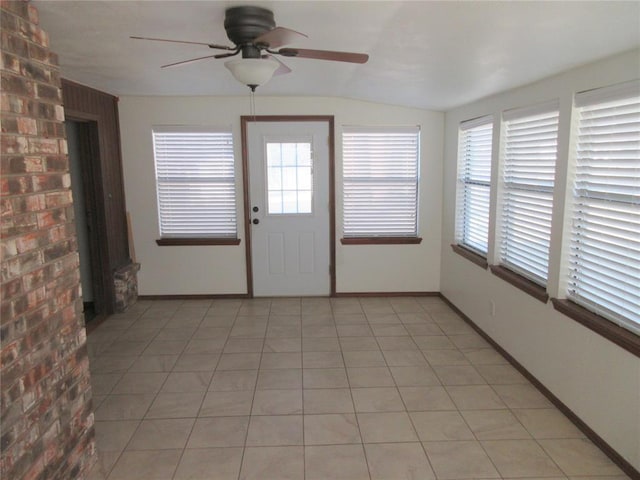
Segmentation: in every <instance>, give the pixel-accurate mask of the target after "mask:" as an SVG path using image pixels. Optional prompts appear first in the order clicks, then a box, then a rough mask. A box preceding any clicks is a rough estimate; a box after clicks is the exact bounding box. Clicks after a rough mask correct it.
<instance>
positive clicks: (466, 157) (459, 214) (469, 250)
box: [451, 115, 495, 268]
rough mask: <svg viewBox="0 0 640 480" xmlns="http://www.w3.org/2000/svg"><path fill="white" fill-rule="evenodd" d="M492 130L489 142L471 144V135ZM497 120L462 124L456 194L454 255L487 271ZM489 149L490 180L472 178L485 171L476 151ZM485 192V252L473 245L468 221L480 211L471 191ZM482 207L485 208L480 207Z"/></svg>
mask: <svg viewBox="0 0 640 480" xmlns="http://www.w3.org/2000/svg"><path fill="white" fill-rule="evenodd" d="M487 127H489V128H488V130H490V138H489V141H488V142H478V143H477V144H475V143H472V142H473V138H472V137H470V135H471V133H472V132H473V133H478V132H479V131H481V130H482V129H487ZM494 127H495V119H494V116H493V115H483V116H481V117H477V118H474V119H471V120H465V121H463V122H460V125H459V127H458V172H457V191H456V204H457V205H456V217H455V243H454V244H452V245H451V248H452V249H453V251H454V252H456V253H458V254H460V255H462V256H463V257H465V258H467V259H468V260H470V261H472V262H473V263H475V264H476V265H478V266H480V267H482V268H487V266H488V260H487V258H488V254H489V231H490V225H491V193H492V192H491V191H492V182H491V175H492V171H493V157H494V155H493V137H494V130H495V128H494ZM486 143H488V146H489V153H488V160H489V165H488V169H489V171H488V176H487V178H488V179H482V178H481V176H482V175H480V174H477V175H473V174H472V173H470V172H471V170H473V169H477V168H478V167H479V168H486V167H487V166H486V160H487V159H486V155H484V156H481V155H474V154H473V149H474V148H482V147H485V148H486ZM472 187H475V188H478V187H480V188H482V189H484V188H486V190H487V192H486V226H483V228H485V229H486V247H485V249H482V248H481V247H482V245H478V244H476V242H472V241H471V239H470V236H471V235H472V234H473V233H474V230H475V229H472V228H471V227H470V226H469V222H468V220H467V219H468V218H469V217H470V216H471V211H472V210H474V209H477V208H478V207H477V206H476V205H475V204H474V201H473V197H472V196H470V195H468V194H469V190H470V188H472ZM480 207H482V206H480Z"/></svg>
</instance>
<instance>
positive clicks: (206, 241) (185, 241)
mask: <svg viewBox="0 0 640 480" xmlns="http://www.w3.org/2000/svg"><path fill="white" fill-rule="evenodd" d="M156 244H158V245H159V246H160V247H171V246H187V247H192V246H201V245H240V239H239V238H159V239H158V240H156Z"/></svg>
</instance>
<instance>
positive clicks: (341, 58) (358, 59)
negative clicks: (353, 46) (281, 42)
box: [274, 48, 369, 63]
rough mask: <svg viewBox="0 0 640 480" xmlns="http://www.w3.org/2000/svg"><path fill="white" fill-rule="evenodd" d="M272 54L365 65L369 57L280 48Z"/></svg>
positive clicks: (347, 53) (358, 54) (365, 55)
mask: <svg viewBox="0 0 640 480" xmlns="http://www.w3.org/2000/svg"><path fill="white" fill-rule="evenodd" d="M274 53H278V54H280V55H283V56H285V57H298V58H314V59H317V60H331V61H334V62H349V63H367V60H369V55H367V54H366V53H353V52H335V51H332V50H309V49H304V48H281V49H280V50H278V51H277V52H274Z"/></svg>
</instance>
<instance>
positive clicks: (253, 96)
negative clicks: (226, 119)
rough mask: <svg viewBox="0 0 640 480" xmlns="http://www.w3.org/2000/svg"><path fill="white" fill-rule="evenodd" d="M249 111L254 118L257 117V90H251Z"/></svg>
mask: <svg viewBox="0 0 640 480" xmlns="http://www.w3.org/2000/svg"><path fill="white" fill-rule="evenodd" d="M249 111H250V113H251V116H252V117H253V120H255V119H256V92H255V90H251V93H250V94H249Z"/></svg>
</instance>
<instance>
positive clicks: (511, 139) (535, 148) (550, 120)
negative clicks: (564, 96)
mask: <svg viewBox="0 0 640 480" xmlns="http://www.w3.org/2000/svg"><path fill="white" fill-rule="evenodd" d="M503 119H504V124H503V125H504V126H503V145H502V148H503V150H502V163H503V165H502V195H501V203H500V213H499V216H500V228H499V232H500V247H499V257H500V265H501V266H504V267H506V268H508V269H509V270H511V271H513V272H515V273H518V274H519V275H521V276H523V277H525V278H526V279H528V280H530V281H532V282H534V283H535V284H537V285H540V286H542V287H545V286H546V283H547V270H548V263H549V245H550V241H551V216H552V210H553V185H554V176H555V166H556V158H557V150H558V104H557V103H556V102H554V103H552V104H546V105H543V106H537V107H532V108H525V109H517V110H511V111H508V112H505V113H504V114H503ZM544 301H546V297H545V299H544Z"/></svg>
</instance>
